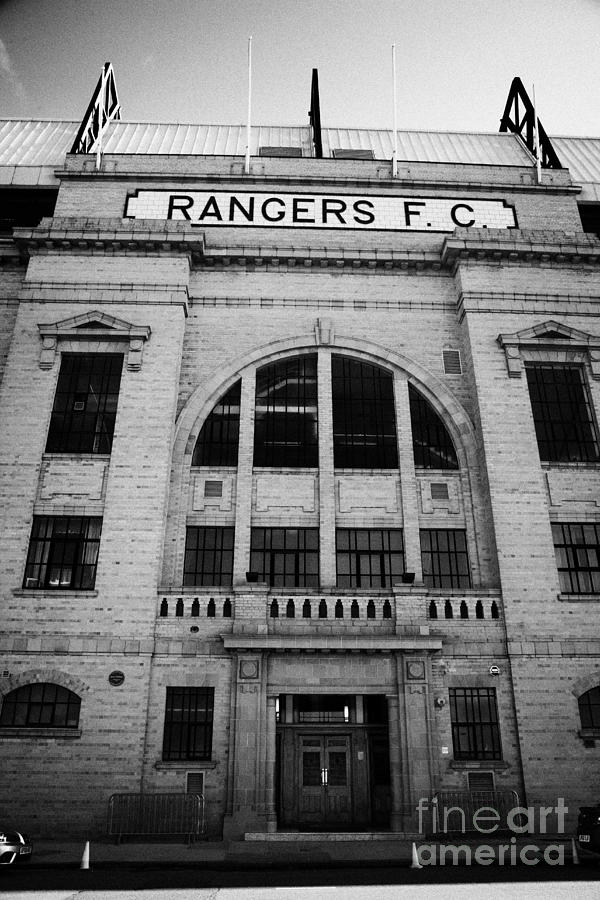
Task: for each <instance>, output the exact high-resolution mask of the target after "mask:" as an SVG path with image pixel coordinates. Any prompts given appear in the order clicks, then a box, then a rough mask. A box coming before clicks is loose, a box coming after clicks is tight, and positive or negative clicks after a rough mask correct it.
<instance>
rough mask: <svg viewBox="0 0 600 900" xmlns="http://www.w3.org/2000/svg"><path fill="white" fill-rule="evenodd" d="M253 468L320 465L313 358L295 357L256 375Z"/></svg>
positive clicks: (315, 374) (314, 356) (315, 363)
mask: <svg viewBox="0 0 600 900" xmlns="http://www.w3.org/2000/svg"><path fill="white" fill-rule="evenodd" d="M254 465H255V466H284V467H288V466H289V467H293V468H299V467H316V466H318V465H319V447H318V434H317V357H316V355H314V354H311V355H310V356H294V357H291V358H289V359H283V360H281V361H280V362H276V363H272V364H271V365H268V366H263V367H262V368H261V369H259V370H258V371H257V373H256V417H255V423H254Z"/></svg>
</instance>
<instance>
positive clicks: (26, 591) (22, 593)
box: [12, 588, 98, 599]
mask: <svg viewBox="0 0 600 900" xmlns="http://www.w3.org/2000/svg"><path fill="white" fill-rule="evenodd" d="M12 593H13V597H32V598H33V597H35V598H37V599H39V598H40V597H42V598H44V599H49V598H50V597H69V598H71V599H73V598H75V599H76V598H78V597H81V598H86V597H97V596H98V591H96V590H90V591H81V590H73V591H70V590H65V589H62V590H61V589H54V588H13V591H12Z"/></svg>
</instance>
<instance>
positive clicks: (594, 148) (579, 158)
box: [551, 137, 600, 184]
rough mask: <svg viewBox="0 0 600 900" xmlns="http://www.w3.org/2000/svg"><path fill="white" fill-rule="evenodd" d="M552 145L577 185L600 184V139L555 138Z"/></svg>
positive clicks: (552, 139)
mask: <svg viewBox="0 0 600 900" xmlns="http://www.w3.org/2000/svg"><path fill="white" fill-rule="evenodd" d="M551 141H552V145H553V147H554V149H555V150H556V152H557V154H558V158H559V159H560V161H561V163H562V164H563V166H567V168H568V169H569V171H570V172H571V176H572V178H573V181H575V182H576V183H577V184H586V183H592V184H600V138H587V137H581V138H579V137H578V138H573V137H553V138H551Z"/></svg>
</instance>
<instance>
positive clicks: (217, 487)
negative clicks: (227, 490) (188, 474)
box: [204, 481, 223, 497]
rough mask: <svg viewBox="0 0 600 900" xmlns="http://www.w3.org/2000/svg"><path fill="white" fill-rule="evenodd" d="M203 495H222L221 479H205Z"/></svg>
mask: <svg viewBox="0 0 600 900" xmlns="http://www.w3.org/2000/svg"><path fill="white" fill-rule="evenodd" d="M204 496H205V497H222V496H223V482H222V481H205V482H204Z"/></svg>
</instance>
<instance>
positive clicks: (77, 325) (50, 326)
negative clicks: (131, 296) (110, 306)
mask: <svg viewBox="0 0 600 900" xmlns="http://www.w3.org/2000/svg"><path fill="white" fill-rule="evenodd" d="M139 327H140V326H139V325H134V324H133V323H132V322H127V321H126V320H125V319H118V318H117V317H116V316H111V315H109V314H108V313H104V312H100V310H91V311H90V312H86V313H81V315H79V316H71V317H70V318H69V319H61V320H60V321H58V322H48V323H44V324H43V325H39V326H38V328H39V329H40V331H41V332H42V333H43V334H54V335H61V334H63V335H64V334H68V333H70V332H72V331H73V330H75V329H76V330H77V331H79V332H82V331H96V330H98V329H101V330H102V331H104V332H111V331H112V332H116V333H117V334H120V335H125V334H127V335H129V334H131V332H132V331H138V330H139ZM42 329H43V331H42ZM107 336H108V335H107Z"/></svg>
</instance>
